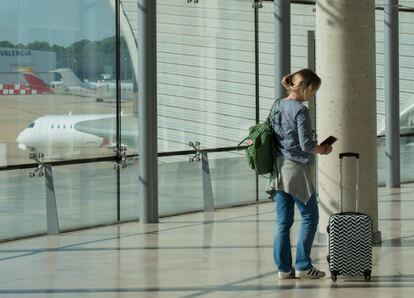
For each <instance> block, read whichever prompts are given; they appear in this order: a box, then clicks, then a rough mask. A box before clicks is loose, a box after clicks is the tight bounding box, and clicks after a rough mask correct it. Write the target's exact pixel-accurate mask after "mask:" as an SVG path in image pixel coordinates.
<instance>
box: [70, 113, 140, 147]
mask: <svg viewBox="0 0 414 298" xmlns="http://www.w3.org/2000/svg"><path fill="white" fill-rule="evenodd" d="M75 129H76V130H78V131H80V132H84V133H88V134H92V135H95V136H98V137H101V138H104V139H107V140H115V139H116V117H113V118H106V119H97V120H86V121H80V122H78V123H77V124H75ZM121 129H122V133H121V143H122V144H124V145H126V146H127V147H129V148H131V149H132V148H134V149H136V148H138V133H137V131H138V119H137V118H136V117H134V116H131V115H128V116H122V124H121Z"/></svg>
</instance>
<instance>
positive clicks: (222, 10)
mask: <svg viewBox="0 0 414 298" xmlns="http://www.w3.org/2000/svg"><path fill="white" fill-rule="evenodd" d="M157 3H158V6H157V14H158V19H157V34H158V36H157V38H158V44H157V54H158V56H157V57H158V65H157V66H158V131H159V144H158V150H159V152H166V151H175V150H186V149H189V147H188V143H189V142H190V141H191V142H196V141H199V142H200V143H201V146H202V147H204V148H215V147H226V146H236V145H237V143H238V142H239V141H240V140H241V139H242V138H243V136H244V135H245V134H246V132H247V129H248V128H249V126H251V125H252V124H254V122H255V76H254V74H255V64H254V57H255V52H254V13H253V8H252V2H251V1H250V0H239V1H234V0H233V1H199V2H198V3H194V2H191V3H187V1H182V0H159V1H157Z"/></svg>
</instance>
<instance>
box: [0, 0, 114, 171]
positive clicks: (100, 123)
mask: <svg viewBox="0 0 414 298" xmlns="http://www.w3.org/2000/svg"><path fill="white" fill-rule="evenodd" d="M40 2H41V3H39V1H34V0H3V1H2V5H1V7H0V36H1V41H0V55H1V58H2V59H1V62H0V103H1V105H2V109H1V111H0V127H1V129H0V138H1V140H2V143H3V147H4V148H5V151H4V152H3V151H2V152H3V154H4V155H5V160H6V161H7V164H9V165H10V164H16V163H27V162H28V159H27V155H28V153H29V152H30V151H37V152H42V153H44V155H45V159H46V160H57V159H73V158H85V157H94V156H97V155H110V154H112V148H111V145H112V144H113V136H114V127H113V126H112V125H111V124H112V122H111V121H107V120H108V119H112V118H113V117H114V107H115V103H114V102H112V103H108V104H105V103H102V102H100V101H105V100H107V99H110V100H112V101H113V98H114V92H115V89H114V84H113V83H112V82H107V81H106V80H107V79H108V78H111V79H113V78H114V63H115V60H114V56H115V51H114V49H115V47H114V45H115V38H114V35H115V33H114V28H115V25H114V21H115V18H114V9H113V7H112V6H111V5H110V3H111V2H110V1H101V0H72V1H66V0H42V1H40ZM102 119H104V120H102Z"/></svg>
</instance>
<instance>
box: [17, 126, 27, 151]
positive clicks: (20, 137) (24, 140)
mask: <svg viewBox="0 0 414 298" xmlns="http://www.w3.org/2000/svg"><path fill="white" fill-rule="evenodd" d="M16 142H17V143H18V144H19V148H20V149H22V150H25V149H26V145H27V144H26V143H27V134H26V132H25V130H23V131H22V132H21V133H20V134H19V135H18V136H17V138H16Z"/></svg>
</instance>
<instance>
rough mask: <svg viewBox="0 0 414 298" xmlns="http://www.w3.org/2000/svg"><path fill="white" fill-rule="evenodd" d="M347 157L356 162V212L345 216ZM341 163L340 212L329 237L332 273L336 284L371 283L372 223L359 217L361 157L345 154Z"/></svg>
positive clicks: (331, 219) (340, 156)
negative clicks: (345, 280) (352, 279)
mask: <svg viewBox="0 0 414 298" xmlns="http://www.w3.org/2000/svg"><path fill="white" fill-rule="evenodd" d="M344 157H355V159H356V172H357V173H356V179H357V181H356V212H342V200H343V181H342V161H343V158H344ZM339 159H340V172H341V173H340V199H341V203H340V208H341V212H340V213H336V214H333V215H331V217H330V218H329V225H328V228H327V231H328V234H329V255H328V263H329V271H330V272H331V277H332V280H333V281H336V280H337V276H338V275H344V276H364V277H365V280H366V281H369V280H371V272H372V220H371V218H370V216H369V215H367V214H364V213H359V212H358V209H359V154H358V153H351V152H347V153H341V154H339Z"/></svg>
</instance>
